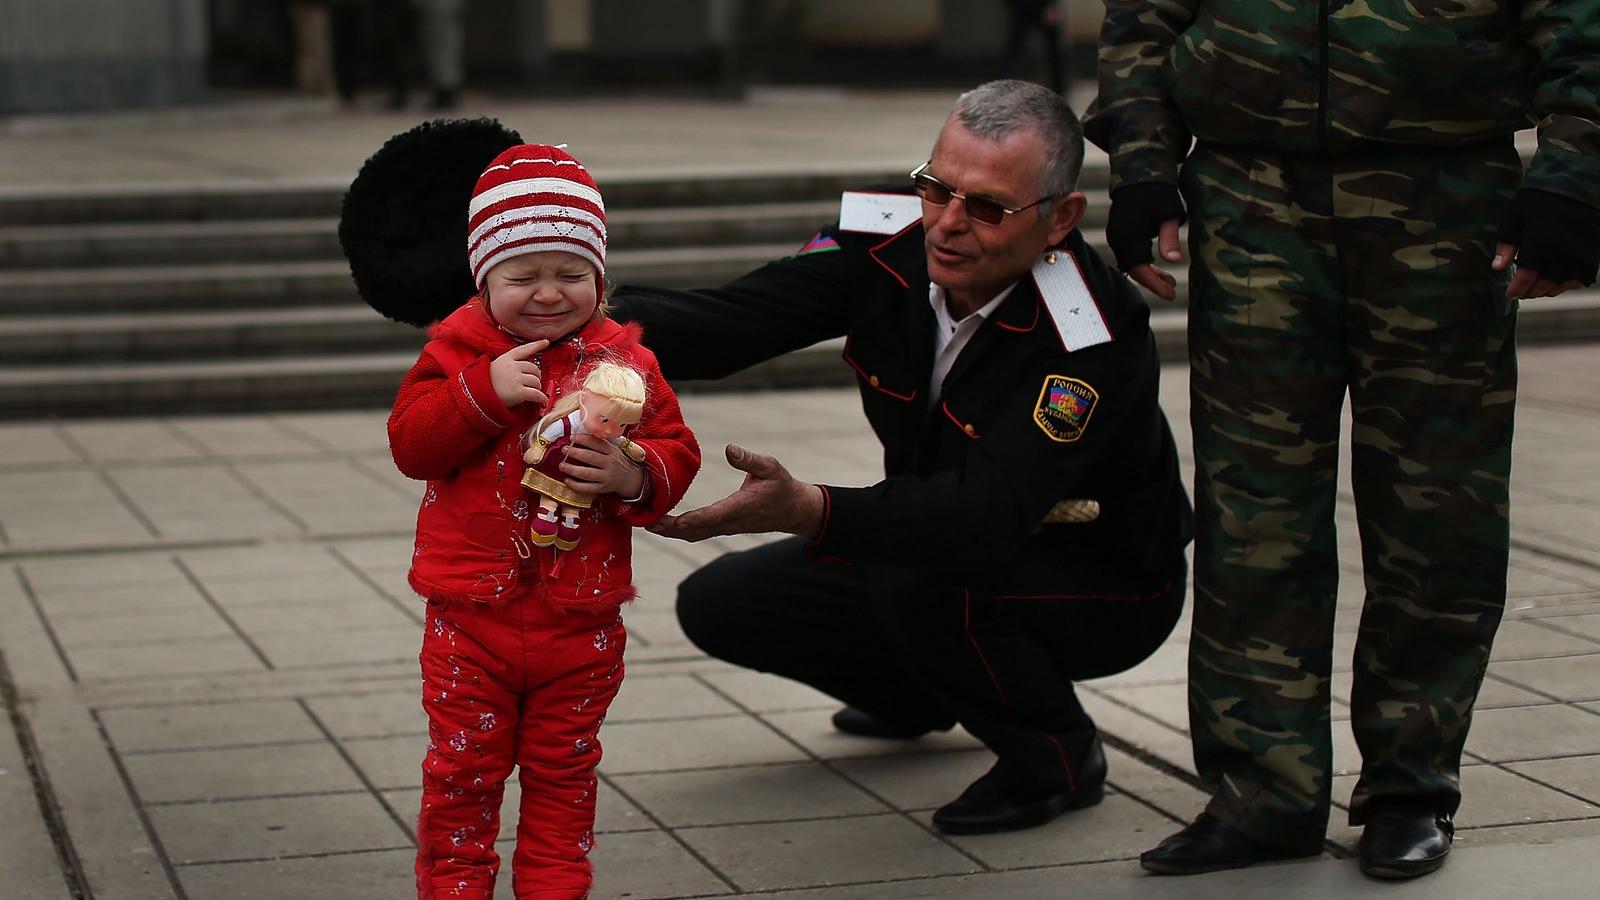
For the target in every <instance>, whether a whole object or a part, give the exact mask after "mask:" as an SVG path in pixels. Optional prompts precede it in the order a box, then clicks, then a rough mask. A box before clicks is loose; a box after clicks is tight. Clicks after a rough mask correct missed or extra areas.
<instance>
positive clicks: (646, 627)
mask: <svg viewBox="0 0 1600 900" xmlns="http://www.w3.org/2000/svg"><path fill="white" fill-rule="evenodd" d="M647 587H648V586H640V587H639V590H640V592H641V595H640V597H639V599H637V600H635V601H634V602H633V605H632V606H630V607H629V608H628V609H626V610H624V611H623V614H622V616H623V618H622V620H623V621H624V622H625V623H627V626H628V637H629V639H630V640H629V646H630V648H631V647H633V646H638V647H641V648H643V647H653V648H663V647H675V648H679V652H680V653H683V652H687V653H695V654H698V653H699V652H700V651H699V650H697V649H695V648H694V645H692V644H691V643H690V642H689V639H688V638H687V637H685V636H684V634H683V629H682V628H680V627H679V626H678V617H677V615H676V614H674V613H672V612H651V611H647V610H646V609H645V605H646V604H649V605H652V606H661V605H663V604H662V603H655V602H652V600H653V599H658V598H660V596H661V595H659V594H658V595H656V598H652V597H650V596H648V595H645V594H644V593H643V592H644V591H645V590H646V589H647ZM666 597H667V599H668V600H670V598H671V595H670V594H668V595H666Z"/></svg>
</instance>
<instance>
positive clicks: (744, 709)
mask: <svg viewBox="0 0 1600 900" xmlns="http://www.w3.org/2000/svg"><path fill="white" fill-rule="evenodd" d="M689 677H690V678H692V679H694V680H695V681H698V682H700V684H701V686H703V687H704V688H705V689H706V690H708V691H711V692H712V693H714V694H716V695H718V696H720V697H721V698H722V699H723V700H725V701H727V702H728V703H729V704H731V705H732V706H733V707H734V708H736V709H738V710H739V711H740V712H741V713H742V714H744V715H745V716H748V717H751V718H754V719H755V720H756V721H757V722H760V723H761V724H762V725H763V726H764V727H766V729H767V730H768V731H771V732H772V733H773V734H775V735H777V736H778V737H779V738H780V739H781V740H783V741H784V742H786V743H788V744H789V745H790V746H792V747H794V748H795V749H796V750H799V751H800V752H801V753H802V754H804V755H805V756H806V758H808V759H810V760H811V761H812V762H814V763H816V764H817V765H819V766H821V767H822V768H823V769H825V770H827V771H828V772H831V773H832V774H833V775H834V777H836V778H840V779H842V780H843V781H844V782H845V783H846V784H849V785H851V786H852V787H854V788H855V789H856V790H858V791H861V792H862V793H863V794H866V795H867V796H868V797H871V798H872V799H874V800H876V801H878V802H879V803H881V804H883V805H884V806H885V807H887V808H889V809H890V810H892V811H893V812H894V813H895V814H896V815H898V816H899V817H900V818H902V819H904V820H905V821H907V822H910V823H911V824H912V825H914V826H916V827H917V828H918V829H920V830H921V831H923V832H924V833H926V834H928V835H929V836H931V837H932V838H933V839H934V840H936V841H938V842H939V843H941V844H943V845H944V846H946V847H948V848H950V849H951V850H954V851H955V852H956V853H958V854H960V855H961V856H962V857H965V858H966V859H967V860H969V861H971V862H972V863H973V864H975V865H976V866H977V867H978V871H979V872H993V871H994V867H992V866H990V865H989V864H988V863H986V862H984V861H983V860H982V859H979V858H978V857H977V856H974V855H973V854H972V853H970V852H968V851H967V850H966V849H965V848H963V847H962V846H961V845H959V844H957V843H956V842H955V841H954V840H953V839H952V838H951V837H950V836H949V835H946V834H944V833H942V832H940V831H938V830H937V829H935V828H934V827H933V826H932V824H931V823H928V824H924V823H923V822H922V821H921V820H920V819H918V818H917V817H916V816H913V815H912V814H911V811H910V810H907V809H903V808H901V807H900V806H899V805H898V804H895V803H892V802H890V800H889V798H888V797H885V796H883V795H882V794H880V793H878V792H877V791H875V790H873V789H872V788H870V787H868V786H867V785H866V784H863V783H862V782H861V780H860V779H858V778H854V777H852V776H851V775H850V774H849V773H848V772H845V771H844V770H842V769H840V768H839V766H838V765H837V764H836V762H837V760H834V759H825V758H823V757H821V756H819V755H818V754H817V753H816V752H815V751H813V750H812V749H811V748H810V747H807V746H805V745H804V744H802V743H800V742H799V741H797V740H795V739H794V738H793V737H791V736H790V735H789V734H788V732H785V731H784V730H783V729H781V728H779V727H778V726H776V725H774V724H772V722H771V721H770V720H769V719H768V718H767V714H764V713H758V712H756V711H755V710H753V709H751V708H750V707H749V706H746V705H745V704H744V703H741V702H740V701H739V700H738V699H737V698H735V697H734V696H733V695H732V694H730V693H728V692H727V691H725V690H723V689H722V688H719V687H717V686H716V685H714V684H712V683H711V682H709V681H707V680H706V679H705V677H704V676H702V675H699V674H691V675H690V676H689Z"/></svg>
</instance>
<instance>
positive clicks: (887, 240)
mask: <svg viewBox="0 0 1600 900" xmlns="http://www.w3.org/2000/svg"><path fill="white" fill-rule="evenodd" d="M921 224H922V219H921V218H920V217H918V218H917V219H916V220H915V221H913V222H912V223H911V224H910V225H907V226H906V227H904V228H902V229H900V230H899V231H897V232H895V233H894V234H891V235H889V236H888V237H887V238H885V239H884V241H883V243H881V244H878V245H877V246H875V247H873V248H872V249H870V250H868V251H867V255H868V256H870V257H872V261H873V262H875V263H877V264H878V265H880V266H883V270H884V271H885V272H888V273H889V274H890V275H893V276H894V280H895V281H898V282H900V286H901V287H903V288H908V287H911V282H909V281H906V280H905V279H904V278H902V277H900V273H899V272H896V271H895V270H893V269H891V268H889V264H888V263H886V262H884V261H883V260H881V259H879V258H878V251H879V250H882V249H883V248H885V247H887V246H889V245H890V244H892V243H894V242H895V241H897V240H899V239H900V236H901V235H903V234H905V233H906V232H908V231H910V230H911V229H913V228H915V227H917V226H918V225H921Z"/></svg>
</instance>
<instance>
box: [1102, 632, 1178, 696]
mask: <svg viewBox="0 0 1600 900" xmlns="http://www.w3.org/2000/svg"><path fill="white" fill-rule="evenodd" d="M1188 672H1189V643H1188V641H1186V640H1184V639H1183V636H1182V635H1181V634H1174V635H1173V636H1172V637H1170V638H1168V639H1167V642H1166V643H1164V644H1162V645H1161V646H1160V648H1158V649H1157V650H1156V651H1155V652H1154V653H1152V654H1150V656H1149V658H1148V659H1146V660H1145V661H1144V662H1142V663H1140V664H1139V665H1137V666H1134V667H1133V668H1131V669H1129V670H1128V671H1126V672H1122V673H1120V674H1117V675H1112V676H1110V677H1108V678H1096V679H1094V680H1093V681H1090V682H1088V684H1091V685H1093V686H1094V687H1097V688H1113V687H1132V686H1135V685H1143V684H1163V683H1165V684H1181V683H1183V681H1184V679H1186V678H1187V677H1188Z"/></svg>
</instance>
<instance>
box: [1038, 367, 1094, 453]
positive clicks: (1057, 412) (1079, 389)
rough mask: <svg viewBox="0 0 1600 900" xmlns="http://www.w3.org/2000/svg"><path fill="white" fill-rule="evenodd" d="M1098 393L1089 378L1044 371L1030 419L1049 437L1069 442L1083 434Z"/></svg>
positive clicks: (1065, 442)
mask: <svg viewBox="0 0 1600 900" xmlns="http://www.w3.org/2000/svg"><path fill="white" fill-rule="evenodd" d="M1099 402H1100V393H1099V392H1098V391H1096V390H1095V389H1094V388H1092V387H1090V386H1089V384H1088V382H1085V381H1079V380H1078V379H1076V378H1068V377H1067V376H1065V375H1046V376H1045V377H1044V386H1043V387H1041V388H1040V389H1039V400H1038V402H1037V403H1035V404H1034V405H1033V423H1034V424H1035V425H1038V426H1039V430H1040V431H1043V432H1044V433H1045V434H1047V435H1049V436H1050V439H1051V440H1052V441H1060V442H1061V443H1063V444H1070V443H1072V442H1073V441H1075V440H1077V439H1078V438H1081V437H1083V430H1084V429H1085V428H1087V427H1089V417H1090V416H1092V415H1094V408H1095V405H1096V404H1097V403H1099Z"/></svg>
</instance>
